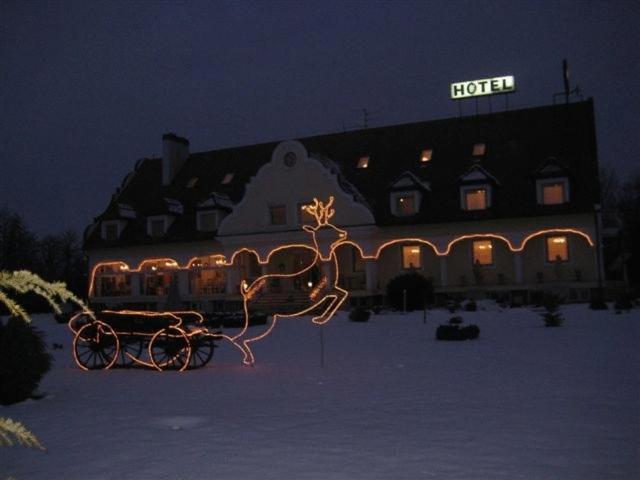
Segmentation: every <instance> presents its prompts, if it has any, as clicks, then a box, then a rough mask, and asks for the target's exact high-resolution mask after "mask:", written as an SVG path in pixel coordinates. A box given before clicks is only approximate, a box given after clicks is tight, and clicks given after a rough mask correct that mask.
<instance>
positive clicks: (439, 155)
mask: <svg viewBox="0 0 640 480" xmlns="http://www.w3.org/2000/svg"><path fill="white" fill-rule="evenodd" d="M298 140H299V141H300V142H301V143H302V144H303V145H304V146H305V147H306V148H307V151H308V152H309V153H310V154H311V155H314V154H315V155H316V156H317V157H319V158H321V159H325V161H326V159H329V160H330V161H331V162H332V164H333V165H335V166H337V168H338V169H339V174H340V177H341V179H342V180H343V182H344V183H345V185H346V186H347V187H349V186H351V188H352V187H355V189H356V190H357V191H358V192H360V193H361V194H362V196H363V197H364V199H366V202H367V204H368V205H369V206H370V207H371V208H372V209H373V213H374V216H375V219H376V224H378V225H381V226H382V225H394V224H407V223H410V224H411V223H432V222H451V221H465V220H475V219H486V218H510V217H527V216H535V215H553V214H559V213H576V212H587V211H591V210H592V209H593V204H594V203H597V202H598V198H599V189H598V165H597V158H596V141H595V122H594V113H593V102H592V100H591V99H589V100H587V101H584V102H577V103H572V104H568V105H565V104H561V105H553V106H544V107H536V108H528V109H521V110H512V111H504V112H497V113H492V114H485V115H477V116H470V117H459V118H449V119H444V120H435V121H427V122H418V123H409V124H403V125H394V126H387V127H380V128H370V129H365V130H358V131H348V132H343V133H334V134H329V135H321V136H315V137H308V138H301V139H298ZM477 142H484V143H486V145H487V148H486V154H485V155H484V156H483V157H481V158H477V157H475V158H474V157H473V156H472V148H473V145H474V143H477ZM278 143H280V142H269V143H263V144H259V145H249V146H242V147H234V148H227V149H222V150H214V151H209V152H200V153H192V154H190V155H189V157H188V159H187V161H186V162H185V164H184V165H183V166H182V168H181V169H180V171H179V172H178V174H177V175H176V177H175V179H174V181H173V183H172V184H171V185H169V186H164V187H163V186H162V165H161V159H159V158H154V159H145V160H144V161H141V162H139V163H138V164H137V165H136V169H135V171H134V172H133V173H132V174H130V175H129V176H128V178H127V179H126V180H125V182H123V185H122V186H121V188H120V189H118V191H117V192H116V193H115V194H114V196H113V198H112V200H111V202H110V204H109V205H108V207H107V209H106V210H105V211H104V212H103V213H102V214H101V215H100V216H99V217H97V218H96V221H100V220H106V219H115V218H118V215H119V210H118V204H127V205H130V206H131V207H133V208H134V209H135V211H136V212H137V215H138V216H137V218H136V219H135V220H129V221H128V222H127V227H126V228H125V230H124V232H123V234H122V235H121V237H120V239H119V240H118V242H117V244H118V245H126V244H132V243H147V242H148V243H151V242H158V241H161V242H167V241H184V240H196V239H201V238H213V237H214V234H213V233H210V232H209V233H204V232H197V231H196V221H195V215H196V213H195V212H196V206H197V204H198V203H199V202H201V201H202V200H204V199H205V198H206V197H207V196H208V195H209V194H210V193H211V192H212V191H215V192H217V193H220V194H223V195H227V196H228V197H229V198H230V199H231V201H232V202H233V203H237V202H238V201H239V200H240V199H241V198H242V196H243V195H244V190H245V185H246V183H247V182H248V181H249V179H250V178H251V177H252V176H254V175H255V174H256V173H257V171H258V170H259V169H260V167H262V166H263V165H264V164H266V163H267V162H269V161H270V160H271V154H272V153H273V150H274V149H275V147H276V146H277V145H278ZM428 148H432V149H433V157H432V159H431V161H429V162H426V163H424V164H421V162H420V154H421V152H422V150H424V149H428ZM362 156H369V157H370V161H369V166H368V168H366V169H358V168H356V165H357V162H358V159H359V158H360V157H362ZM550 163H557V164H558V165H562V168H563V170H564V171H565V172H566V174H567V176H568V177H569V179H570V185H571V186H570V190H571V201H570V202H569V203H568V204H564V205H556V206H545V207H542V206H539V205H537V203H536V191H535V180H536V178H539V176H540V173H539V171H540V169H541V168H542V167H544V166H545V165H547V164H550ZM474 164H478V165H480V166H481V167H482V168H483V169H484V170H485V171H486V172H487V173H489V174H491V175H492V176H493V177H495V179H496V180H497V181H498V182H499V183H498V184H497V185H494V189H493V194H492V207H491V208H490V209H489V210H487V211H481V212H466V211H462V210H461V209H460V205H459V201H460V200H459V188H458V187H459V185H460V177H461V176H462V175H464V174H465V173H466V172H468V171H469V169H470V168H471V166H472V165H474ZM230 172H233V173H234V177H233V180H232V181H231V182H230V183H229V184H226V185H224V184H221V182H222V180H223V178H224V177H225V175H226V174H227V173H230ZM404 172H411V173H413V174H414V175H415V176H416V177H417V178H418V179H420V180H421V181H422V182H424V183H428V184H429V185H430V191H429V192H425V194H424V195H423V196H422V197H423V199H422V205H421V208H420V213H419V214H418V215H416V216H413V217H402V218H398V217H394V216H392V215H391V212H390V207H389V191H390V187H391V183H392V181H393V180H394V179H397V178H398V177H400V176H401V175H402V174H403V173H404ZM193 178H197V179H198V180H197V182H196V183H195V185H193V186H192V187H189V186H188V185H189V183H190V180H191V179H193ZM167 198H170V199H176V200H179V201H180V202H181V203H182V205H183V207H184V214H181V215H175V220H174V222H173V224H172V226H171V228H170V230H169V232H167V235H166V236H164V237H163V238H161V239H157V240H153V239H150V238H148V237H147V235H146V233H145V232H146V217H147V216H149V215H152V214H157V213H158V212H159V211H161V210H162V208H164V207H163V205H164V204H165V203H166V200H165V199H167ZM85 245H86V246H87V247H88V248H92V247H97V246H107V245H106V243H105V242H104V241H103V240H101V239H100V234H99V229H94V231H93V232H91V233H89V234H88V235H87V238H86V242H85Z"/></svg>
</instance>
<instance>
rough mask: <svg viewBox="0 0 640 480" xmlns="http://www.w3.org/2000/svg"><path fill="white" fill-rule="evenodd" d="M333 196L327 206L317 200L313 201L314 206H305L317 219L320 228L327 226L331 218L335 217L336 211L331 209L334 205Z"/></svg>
mask: <svg viewBox="0 0 640 480" xmlns="http://www.w3.org/2000/svg"><path fill="white" fill-rule="evenodd" d="M333 200H334V198H333V196H331V197H329V202H328V203H327V204H326V205H325V204H324V203H322V202H321V201H319V200H318V199H317V198H314V199H313V205H305V206H304V207H302V208H304V209H305V210H306V211H307V212H309V213H310V214H311V215H313V216H314V217H315V218H316V222H318V226H320V225H326V224H328V223H329V220H330V219H331V217H333V216H334V215H335V213H336V211H335V210H334V209H333V208H331V206H332V205H333Z"/></svg>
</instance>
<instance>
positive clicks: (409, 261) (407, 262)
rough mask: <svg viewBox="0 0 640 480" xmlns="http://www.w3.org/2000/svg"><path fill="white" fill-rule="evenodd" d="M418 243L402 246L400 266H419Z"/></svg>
mask: <svg viewBox="0 0 640 480" xmlns="http://www.w3.org/2000/svg"><path fill="white" fill-rule="evenodd" d="M420 267H421V263H420V245H407V246H404V247H402V268H406V269H408V268H420Z"/></svg>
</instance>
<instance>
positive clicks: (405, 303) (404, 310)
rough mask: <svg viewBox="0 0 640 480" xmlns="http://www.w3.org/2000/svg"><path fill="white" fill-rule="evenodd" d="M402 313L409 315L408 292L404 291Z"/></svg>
mask: <svg viewBox="0 0 640 480" xmlns="http://www.w3.org/2000/svg"><path fill="white" fill-rule="evenodd" d="M402 312H403V313H407V290H406V289H405V290H402Z"/></svg>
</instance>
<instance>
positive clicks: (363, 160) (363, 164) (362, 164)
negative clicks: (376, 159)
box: [358, 157, 369, 168]
mask: <svg viewBox="0 0 640 480" xmlns="http://www.w3.org/2000/svg"><path fill="white" fill-rule="evenodd" d="M358 168H369V157H360V159H359V160H358Z"/></svg>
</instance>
